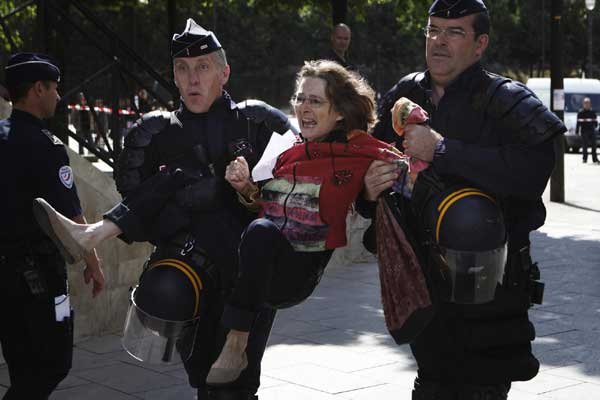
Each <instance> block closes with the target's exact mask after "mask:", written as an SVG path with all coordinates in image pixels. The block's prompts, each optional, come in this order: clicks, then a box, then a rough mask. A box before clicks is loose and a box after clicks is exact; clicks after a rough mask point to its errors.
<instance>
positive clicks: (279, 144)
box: [252, 131, 296, 182]
mask: <svg viewBox="0 0 600 400" xmlns="http://www.w3.org/2000/svg"><path fill="white" fill-rule="evenodd" d="M294 143H296V135H294V132H292V131H287V132H286V133H284V134H283V135H280V134H279V133H277V132H273V134H272V135H271V139H270V140H269V143H268V144H267V148H266V149H265V152H264V153H263V155H262V157H261V158H260V160H258V163H257V164H256V166H255V167H254V168H253V169H252V179H253V180H254V182H260V181H264V180H265V179H271V178H272V177H273V168H275V163H276V162H277V157H279V155H280V154H281V153H283V152H284V151H286V150H287V149H289V148H290V147H292V146H293V145H294Z"/></svg>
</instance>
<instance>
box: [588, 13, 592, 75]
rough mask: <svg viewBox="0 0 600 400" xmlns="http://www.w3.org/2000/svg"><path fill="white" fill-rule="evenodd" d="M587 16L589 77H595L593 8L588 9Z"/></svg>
mask: <svg viewBox="0 0 600 400" xmlns="http://www.w3.org/2000/svg"><path fill="white" fill-rule="evenodd" d="M587 18H588V60H589V63H590V65H589V67H588V75H589V76H588V78H590V79H591V78H593V76H592V75H593V73H594V62H593V58H592V56H593V53H592V52H593V49H594V47H593V46H592V38H593V35H592V23H593V20H594V19H593V18H592V10H588V13H587Z"/></svg>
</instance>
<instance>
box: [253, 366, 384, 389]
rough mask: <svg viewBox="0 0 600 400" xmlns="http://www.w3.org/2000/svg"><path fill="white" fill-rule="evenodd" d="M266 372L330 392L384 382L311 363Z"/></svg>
mask: <svg viewBox="0 0 600 400" xmlns="http://www.w3.org/2000/svg"><path fill="white" fill-rule="evenodd" d="M264 374H265V375H267V376H269V377H271V378H275V379H279V380H282V381H285V382H288V383H294V384H297V385H300V386H304V387H308V388H311V389H314V390H318V391H321V392H325V393H330V394H337V393H342V392H348V391H351V390H357V389H363V388H368V387H373V386H377V385H381V384H382V382H381V381H380V380H377V379H373V378H367V377H363V376H359V375H356V374H350V373H345V372H340V371H335V370H332V369H329V368H324V367H321V366H319V365H315V364H310V363H305V364H299V365H295V366H291V367H284V368H278V369H273V370H269V371H265V372H264Z"/></svg>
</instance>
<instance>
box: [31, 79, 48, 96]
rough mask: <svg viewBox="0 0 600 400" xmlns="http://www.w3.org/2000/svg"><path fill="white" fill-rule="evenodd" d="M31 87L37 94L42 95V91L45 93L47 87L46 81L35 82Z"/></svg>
mask: <svg viewBox="0 0 600 400" xmlns="http://www.w3.org/2000/svg"><path fill="white" fill-rule="evenodd" d="M31 89H32V90H33V92H34V93H35V94H36V95H37V96H41V95H42V93H44V89H45V86H44V82H42V81H37V82H34V83H33V86H32V87H31Z"/></svg>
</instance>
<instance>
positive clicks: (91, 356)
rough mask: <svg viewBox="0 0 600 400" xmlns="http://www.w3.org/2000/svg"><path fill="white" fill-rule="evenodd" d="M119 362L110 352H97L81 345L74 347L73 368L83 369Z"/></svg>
mask: <svg viewBox="0 0 600 400" xmlns="http://www.w3.org/2000/svg"><path fill="white" fill-rule="evenodd" d="M117 362H118V360H115V359H114V358H111V357H110V353H109V354H96V353H92V352H90V351H88V350H85V349H83V348H79V347H75V348H74V349H73V370H81V371H83V370H85V369H90V368H96V367H102V366H105V365H111V364H116V363H117Z"/></svg>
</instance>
